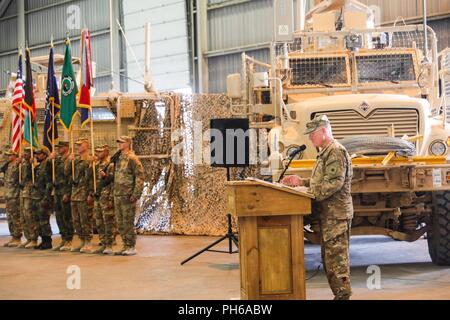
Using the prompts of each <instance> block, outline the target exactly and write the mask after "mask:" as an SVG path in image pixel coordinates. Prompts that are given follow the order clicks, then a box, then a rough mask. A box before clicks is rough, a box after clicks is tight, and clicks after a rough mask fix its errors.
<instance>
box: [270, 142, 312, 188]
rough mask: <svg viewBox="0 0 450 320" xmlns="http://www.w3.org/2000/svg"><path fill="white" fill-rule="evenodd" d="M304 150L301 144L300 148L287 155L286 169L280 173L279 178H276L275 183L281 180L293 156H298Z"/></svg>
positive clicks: (304, 147)
mask: <svg viewBox="0 0 450 320" xmlns="http://www.w3.org/2000/svg"><path fill="white" fill-rule="evenodd" d="M305 149H306V146H305V145H304V144H302V145H301V146H300V147H297V148H294V149H293V150H292V151H291V152H289V154H288V155H287V156H288V158H289V162H288V163H287V165H286V167H285V168H284V170H283V172H282V173H281V175H280V177H279V178H278V181H277V182H280V181H281V179H283V177H284V174H285V173H286V171H287V169H288V168H289V165H290V164H291V162H292V160H294V158H295V156H296V155H298V154H299V153H300V152H303V151H304V150H305Z"/></svg>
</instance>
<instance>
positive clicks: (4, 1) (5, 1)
mask: <svg viewBox="0 0 450 320" xmlns="http://www.w3.org/2000/svg"><path fill="white" fill-rule="evenodd" d="M11 1H12V0H0V18H1V17H3V15H4V14H5V12H6V10H8V7H9V5H10V4H11Z"/></svg>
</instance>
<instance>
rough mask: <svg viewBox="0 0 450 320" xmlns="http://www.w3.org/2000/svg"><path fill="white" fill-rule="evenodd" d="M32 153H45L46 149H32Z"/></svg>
mask: <svg viewBox="0 0 450 320" xmlns="http://www.w3.org/2000/svg"><path fill="white" fill-rule="evenodd" d="M34 154H45V155H46V154H47V151H46V150H44V149H36V150H35V151H34Z"/></svg>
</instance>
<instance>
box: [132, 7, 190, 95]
mask: <svg viewBox="0 0 450 320" xmlns="http://www.w3.org/2000/svg"><path fill="white" fill-rule="evenodd" d="M123 12H124V28H125V33H126V36H127V38H128V40H129V42H130V45H131V48H127V50H126V66H127V76H128V77H129V78H131V79H128V90H129V91H130V92H139V91H143V90H144V86H143V81H144V78H143V76H142V71H141V69H144V64H145V61H144V59H145V43H144V41H145V39H144V36H145V33H144V26H145V24H146V23H147V22H150V23H151V42H150V48H151V73H152V79H153V82H154V85H155V87H156V88H157V89H158V90H173V89H182V88H187V87H190V70H189V47H188V36H187V17H186V3H185V1H183V0H169V1H164V0H152V1H148V2H143V1H124V2H123ZM133 52H134V54H135V55H136V58H137V60H138V63H136V61H135V59H134V56H133Z"/></svg>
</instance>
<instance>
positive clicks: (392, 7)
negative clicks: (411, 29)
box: [359, 0, 450, 22]
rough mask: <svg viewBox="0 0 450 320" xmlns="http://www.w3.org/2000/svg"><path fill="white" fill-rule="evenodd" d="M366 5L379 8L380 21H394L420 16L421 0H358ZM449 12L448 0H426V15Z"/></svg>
mask: <svg viewBox="0 0 450 320" xmlns="http://www.w3.org/2000/svg"><path fill="white" fill-rule="evenodd" d="M359 1H360V2H362V3H364V4H366V5H374V6H378V7H379V8H380V14H381V21H383V22H394V21H395V19H397V17H400V16H401V17H403V18H404V19H409V18H416V17H419V16H422V15H423V14H422V6H423V2H422V1H423V0H359ZM444 13H450V0H427V15H428V16H430V15H436V14H444Z"/></svg>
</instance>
